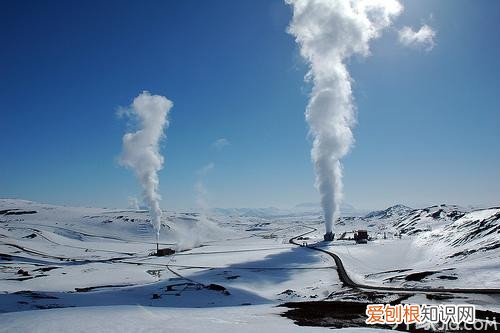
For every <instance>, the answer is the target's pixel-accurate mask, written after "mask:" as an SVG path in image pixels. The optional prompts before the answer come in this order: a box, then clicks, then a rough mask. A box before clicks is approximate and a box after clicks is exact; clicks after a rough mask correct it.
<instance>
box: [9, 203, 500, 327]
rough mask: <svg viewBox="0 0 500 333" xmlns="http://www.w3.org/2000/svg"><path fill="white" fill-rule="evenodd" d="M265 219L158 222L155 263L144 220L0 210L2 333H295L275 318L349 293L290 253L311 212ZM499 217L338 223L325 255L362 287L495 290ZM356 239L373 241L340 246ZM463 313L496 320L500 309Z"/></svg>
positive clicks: (318, 262)
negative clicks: (293, 306)
mask: <svg viewBox="0 0 500 333" xmlns="http://www.w3.org/2000/svg"><path fill="white" fill-rule="evenodd" d="M266 211H269V209H267V210H255V211H254V212H255V214H253V213H252V210H244V212H243V213H242V211H240V210H216V211H215V212H213V213H212V214H209V215H210V217H209V218H207V217H205V216H204V215H200V214H197V213H193V212H165V214H164V216H163V221H162V222H163V228H162V231H161V235H160V243H161V244H160V247H169V248H173V249H176V250H177V252H176V254H175V255H172V256H165V257H156V256H152V255H151V254H152V253H153V252H154V250H155V247H156V244H155V238H154V233H153V229H152V227H151V225H150V223H149V220H148V214H147V212H146V211H134V210H114V209H99V208H82V207H61V206H53V205H47V204H39V203H34V202H30V201H23V200H12V199H4V200H0V312H2V314H0V321H1V322H2V325H1V326H0V332H49V331H50V332H67V331H74V332H76V331H86V332H87V331H102V332H104V331H106V332H108V331H109V332H117V331H119V332H127V331H131V332H132V331H133V332H137V331H141V330H142V331H146V332H155V331H162V330H164V329H165V328H169V329H173V330H174V331H176V332H182V331H201V330H203V331H205V330H207V329H208V330H211V331H234V330H236V329H238V330H239V331H255V330H259V329H261V330H264V331H269V330H273V331H287V332H289V331H294V330H297V331H298V330H299V329H300V331H304V328H303V327H299V326H296V325H295V324H294V323H293V322H292V321H291V320H289V319H286V318H283V317H281V316H280V315H279V314H280V313H283V312H284V311H285V309H284V308H282V307H277V306H278V305H280V304H282V303H285V302H290V301H308V300H309V301H312V300H325V299H326V300H332V299H337V300H338V299H339V297H340V296H339V295H345V294H348V293H349V292H350V290H348V288H346V287H343V286H342V283H341V281H340V280H339V277H338V275H337V272H336V271H335V262H334V261H333V259H332V258H331V257H329V256H328V255H326V254H323V253H321V252H318V251H312V250H310V249H308V248H306V247H298V246H296V245H293V244H290V243H289V239H290V238H292V237H294V236H297V235H300V234H304V233H306V232H311V233H309V234H307V235H305V236H304V237H303V238H304V239H302V240H301V241H302V242H307V243H308V244H313V243H318V242H319V241H320V240H321V239H322V234H323V224H322V221H321V218H320V214H319V213H318V212H315V211H314V210H310V209H308V210H307V211H300V210H298V209H295V210H293V211H291V212H289V213H286V212H283V211H280V212H279V214H277V213H276V211H274V210H273V211H272V212H273V214H270V215H269V216H267V215H266V214H265V212H266ZM499 216H500V209H498V208H492V209H484V210H479V211H472V212H470V211H468V210H466V209H463V208H459V207H456V206H445V205H441V206H434V207H429V208H425V209H419V210H414V209H411V208H408V207H404V206H394V207H391V208H389V209H387V210H384V211H378V212H372V213H370V214H368V215H365V216H358V217H356V216H350V217H345V218H343V219H342V220H341V221H340V223H338V224H337V226H336V230H335V231H336V233H337V236H340V235H341V234H343V233H344V232H345V235H344V238H345V239H346V240H336V241H335V242H333V243H331V244H329V245H324V244H323V245H321V246H323V247H324V248H328V249H329V250H330V251H332V252H335V253H337V254H338V255H339V256H340V257H341V258H342V260H343V261H344V265H345V268H346V270H347V272H348V273H349V275H350V276H351V277H352V279H353V280H355V281H358V282H361V283H365V284H372V285H388V286H431V287H447V288H448V287H457V288H461V287H462V288H463V287H466V288H500V274H499V273H500V259H499V258H500V255H499V254H500V252H499V251H500V248H499V244H500V239H499V232H500V231H499V224H500V223H499ZM358 229H367V230H368V232H369V234H370V236H371V237H372V238H373V239H372V241H370V242H368V244H356V243H355V242H354V241H353V240H349V238H350V236H352V233H351V232H352V231H354V230H358ZM351 298H352V297H351ZM409 300H411V301H413V302H417V303H422V302H435V301H436V300H432V301H429V299H428V298H425V295H422V294H417V295H415V296H412V297H411V298H410V299H409ZM448 301H449V300H448ZM451 301H453V299H452V300H451ZM460 302H461V303H464V302H469V303H472V304H476V305H477V306H478V307H479V308H482V309H486V310H492V311H498V310H499V306H498V304H499V303H500V299H499V298H498V296H490V295H463V296H461V298H460ZM308 329H310V330H311V331H316V330H319V329H320V328H313V327H310V328H308ZM343 330H346V329H343ZM347 330H348V331H357V330H362V329H347Z"/></svg>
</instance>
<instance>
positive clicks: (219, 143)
mask: <svg viewBox="0 0 500 333" xmlns="http://www.w3.org/2000/svg"><path fill="white" fill-rule="evenodd" d="M229 145H230V143H229V140H228V139H226V138H220V139H217V140H215V141H214V142H213V143H212V147H213V148H215V149H217V150H222V149H223V148H224V147H226V146H229Z"/></svg>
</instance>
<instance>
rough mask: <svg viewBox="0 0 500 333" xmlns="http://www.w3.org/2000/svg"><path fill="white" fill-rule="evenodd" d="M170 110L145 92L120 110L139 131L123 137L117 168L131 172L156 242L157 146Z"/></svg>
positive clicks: (162, 99)
mask: <svg viewBox="0 0 500 333" xmlns="http://www.w3.org/2000/svg"><path fill="white" fill-rule="evenodd" d="M172 106H173V103H172V102H171V101H170V100H168V99H167V98H166V97H163V96H159V95H151V94H150V93H149V92H147V91H144V92H143V93H141V94H140V95H139V96H137V97H136V98H135V99H134V101H133V102H132V105H131V106H130V108H128V109H125V110H121V113H123V114H125V115H127V116H129V117H130V118H132V119H133V120H134V121H136V122H137V124H138V127H139V129H138V130H137V131H136V132H132V133H126V134H125V135H124V136H123V152H122V155H121V157H120V164H121V165H123V166H125V167H127V168H130V169H132V170H133V171H134V172H135V174H136V176H137V178H138V179H139V182H140V183H141V186H142V189H143V196H144V201H145V203H146V204H147V205H148V207H149V211H150V214H151V222H152V224H153V227H154V229H155V231H156V239H157V240H158V239H159V237H160V227H161V214H162V212H161V209H160V199H161V196H160V194H159V193H158V187H159V180H158V171H160V170H161V169H162V167H163V156H162V155H161V154H160V148H159V143H160V140H161V139H162V138H163V137H164V129H165V128H166V127H168V124H169V122H168V113H169V111H170V109H171V108H172Z"/></svg>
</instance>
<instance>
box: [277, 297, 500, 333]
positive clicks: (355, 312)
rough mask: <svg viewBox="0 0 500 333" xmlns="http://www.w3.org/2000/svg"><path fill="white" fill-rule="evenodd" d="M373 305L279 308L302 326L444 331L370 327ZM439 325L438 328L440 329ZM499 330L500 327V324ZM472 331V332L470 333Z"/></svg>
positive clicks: (484, 315) (488, 315)
mask: <svg viewBox="0 0 500 333" xmlns="http://www.w3.org/2000/svg"><path fill="white" fill-rule="evenodd" d="M398 302H399V300H396V301H394V302H391V304H392V305H394V304H398ZM368 304H372V303H371V302H370V303H365V302H351V301H311V302H290V303H285V304H282V305H280V306H282V307H286V308H288V310H287V311H285V312H284V313H282V314H281V316H283V317H286V318H289V319H291V320H293V321H294V323H295V324H296V325H299V326H319V327H329V328H348V327H365V328H372V329H394V330H396V331H402V332H412V333H417V332H418V333H420V332H427V333H428V332H444V331H442V330H439V329H438V330H426V329H423V328H419V329H417V328H416V327H415V326H414V325H410V326H409V327H408V328H407V326H406V325H398V326H397V327H393V326H389V325H370V324H366V323H365V320H366V319H367V318H368V317H367V316H366V314H365V311H366V306H367V305H368ZM493 318H500V313H496V312H492V311H482V310H477V311H476V319H481V320H491V319H493ZM439 326H440V325H437V327H439ZM498 328H499V329H500V325H498ZM462 331H464V332H465V330H457V331H453V332H462ZM448 332H450V331H448ZM469 332H470V330H469ZM479 332H492V333H493V332H495V333H498V332H499V330H495V328H494V326H488V327H487V328H486V329H484V330H481V331H479Z"/></svg>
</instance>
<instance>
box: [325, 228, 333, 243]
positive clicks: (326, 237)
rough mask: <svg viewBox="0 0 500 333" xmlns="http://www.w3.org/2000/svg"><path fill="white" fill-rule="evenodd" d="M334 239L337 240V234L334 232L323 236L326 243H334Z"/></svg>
mask: <svg viewBox="0 0 500 333" xmlns="http://www.w3.org/2000/svg"><path fill="white" fill-rule="evenodd" d="M334 238H335V234H334V233H333V232H332V231H330V232H327V233H326V234H325V235H324V236H323V239H324V240H325V242H331V241H333V239H334Z"/></svg>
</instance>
